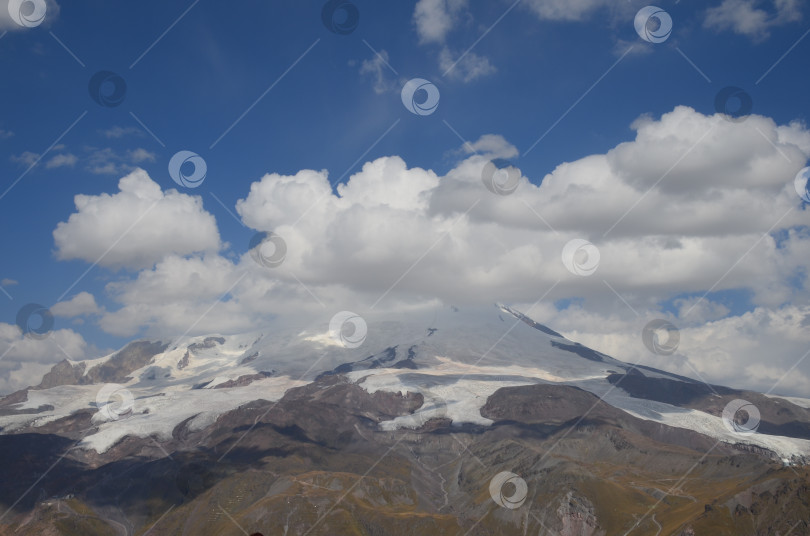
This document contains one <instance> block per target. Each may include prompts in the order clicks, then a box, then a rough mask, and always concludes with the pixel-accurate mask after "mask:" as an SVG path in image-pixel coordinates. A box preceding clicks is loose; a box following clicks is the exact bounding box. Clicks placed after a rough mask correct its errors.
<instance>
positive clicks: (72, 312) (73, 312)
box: [50, 292, 101, 318]
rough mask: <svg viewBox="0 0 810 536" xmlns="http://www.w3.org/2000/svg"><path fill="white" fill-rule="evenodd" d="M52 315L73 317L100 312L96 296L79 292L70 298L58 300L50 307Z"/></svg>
mask: <svg viewBox="0 0 810 536" xmlns="http://www.w3.org/2000/svg"><path fill="white" fill-rule="evenodd" d="M50 311H51V313H53V315H54V316H62V317H65V318H73V317H76V316H84V315H92V314H97V313H99V312H101V309H100V308H99V306H98V304H96V298H95V297H94V296H93V295H92V294H90V293H89V292H80V293H78V294H76V295H75V296H73V297H72V298H71V299H69V300H66V301H62V302H59V303H57V304H55V305H54V306H53V307H51V308H50Z"/></svg>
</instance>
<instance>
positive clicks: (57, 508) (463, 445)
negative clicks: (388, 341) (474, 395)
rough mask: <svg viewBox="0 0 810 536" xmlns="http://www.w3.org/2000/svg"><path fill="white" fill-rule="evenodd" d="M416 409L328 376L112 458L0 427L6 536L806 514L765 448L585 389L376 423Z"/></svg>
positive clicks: (324, 531)
mask: <svg viewBox="0 0 810 536" xmlns="http://www.w3.org/2000/svg"><path fill="white" fill-rule="evenodd" d="M423 403H424V398H423V397H422V395H420V394H414V393H408V394H407V395H405V396H403V395H401V394H399V393H390V392H382V391H379V392H376V393H373V394H370V393H368V392H367V391H366V390H364V389H363V388H362V387H361V386H360V385H358V384H355V383H352V382H350V381H348V379H347V378H345V377H343V376H341V375H330V376H325V377H323V378H321V379H320V380H318V381H316V382H313V383H311V384H308V385H304V386H301V387H297V388H294V389H290V390H289V391H288V392H287V393H286V395H285V396H284V397H283V398H282V399H281V400H280V401H278V402H275V403H273V402H267V401H262V400H259V401H256V402H251V403H249V404H246V405H244V406H242V407H240V408H238V409H237V410H234V411H231V412H229V413H227V414H224V415H222V416H220V418H218V419H217V420H216V422H215V423H213V424H211V425H210V426H207V427H205V428H203V429H192V428H190V427H189V423H188V422H185V423H183V424H181V425H179V426H177V427H176V428H175V430H174V432H173V434H172V438H171V439H170V440H166V439H159V438H155V437H153V438H133V437H128V438H125V439H123V440H122V441H120V442H119V443H118V444H116V445H115V446H114V447H113V448H112V449H110V451H108V452H106V453H104V454H102V455H99V454H97V453H94V452H92V451H83V450H71V446H72V445H73V444H74V442H73V441H72V440H69V439H57V438H58V437H59V436H57V435H54V434H55V433H56V430H58V431H59V432H58V433H59V434H60V435H68V434H69V433H72V434H73V435H74V436H75V435H76V434H79V433H80V432H81V431H82V430H83V429H85V428H86V427H87V425H88V424H89V414H88V415H87V419H84V420H80V421H75V422H61V423H59V422H55V423H51V424H50V425H49V426H50V427H51V428H50V429H48V430H42V432H43V433H25V434H18V435H0V468H2V470H3V474H4V475H11V477H12V478H6V479H4V481H3V487H2V489H1V490H0V503H2V505H3V506H5V508H4V510H5V509H7V508H8V506H10V505H11V504H12V503H13V502H14V501H16V499H17V498H18V497H19V496H21V495H23V496H24V499H23V500H22V501H20V502H18V503H17V505H16V506H15V508H14V510H13V513H11V514H9V517H8V518H7V519H3V520H2V521H0V534H20V535H34V534H36V535H40V534H57V535H58V534H64V535H73V534H123V533H124V531H123V529H122V527H128V530H131V531H132V532H131V533H135V534H140V533H143V532H144V531H146V530H148V529H149V528H150V527H152V526H153V525H155V523H156V522H159V523H157V525H155V526H154V528H153V529H152V531H151V532H150V534H157V535H173V534H217V535H225V536H230V535H233V536H237V535H240V534H244V532H242V529H244V530H245V531H247V532H248V533H257V532H258V533H260V534H284V533H285V531H286V533H287V534H303V533H306V532H307V531H310V530H311V532H310V534H313V535H334V534H438V535H443V534H448V535H449V534H458V533H461V534H464V533H467V532H468V531H469V534H480V535H485V534H502V535H506V536H511V535H515V536H517V535H523V534H537V533H551V534H561V535H566V536H581V535H588V536H607V535H612V534H624V533H625V532H626V531H628V530H630V529H631V528H633V525H634V524H635V523H639V525H638V526H637V527H636V528H635V529H634V531H637V532H638V533H639V534H656V533H657V530H658V528H657V525H658V524H660V525H661V526H662V527H663V530H662V532H661V534H684V535H687V534H690V533H691V534H718V533H727V534H747V533H749V532H746V530H748V531H750V529H751V527H755V530H756V531H757V532H756V533H757V534H776V533H778V532H781V533H787V531H788V530H789V529H790V527H791V526H792V525H793V524H795V523H796V522H800V521H801V520H803V519H805V520H806V519H810V487H809V486H808V484H807V482H808V480H807V479H808V477H810V471H808V469H807V468H803V467H796V468H794V469H793V470H795V471H796V473H795V474H794V473H793V472H792V471H791V469H788V468H783V467H781V465H780V464H777V463H773V462H772V461H771V460H770V458H769V457H768V456H767V453H754V452H746V451H744V450H738V449H735V448H734V447H733V446H730V445H715V444H714V441H713V440H711V439H709V438H706V437H705V436H701V435H700V434H697V433H694V432H685V431H684V430H678V429H673V428H670V427H667V426H664V425H661V424H658V423H654V422H650V421H642V420H639V419H636V418H634V417H632V416H630V415H629V414H626V413H624V412H622V411H620V410H617V409H616V408H613V407H612V406H609V405H607V404H605V403H603V402H601V401H599V399H598V398H597V397H596V396H594V395H593V394H591V393H588V392H586V391H583V390H581V389H579V388H576V387H570V386H564V385H533V386H522V387H505V388H501V389H499V390H498V391H496V392H495V393H494V394H493V395H492V396H490V397H489V399H488V400H487V402H486V404H485V405H484V408H483V409H482V411H481V413H482V415H483V416H485V417H487V418H490V419H493V420H494V421H495V422H494V424H493V425H492V426H489V427H480V426H464V427H460V426H452V425H451V424H450V422H449V421H447V420H434V421H429V422H428V423H425V425H424V426H422V427H421V428H419V429H417V430H407V429H402V430H397V431H394V432H384V431H382V430H381V429H380V428H379V426H378V424H379V423H380V422H381V421H383V420H388V419H391V418H393V417H396V416H398V415H407V414H409V413H411V412H413V411H414V410H415V409H417V408H419V407H420V406H421V405H422V404H423ZM65 453H67V454H66V455H65ZM62 455H65V456H64V459H63V460H62V461H61V462H60V463H59V464H57V465H56V466H55V468H54V469H53V470H52V471H51V472H50V473H49V474H48V475H47V476H46V477H45V478H43V479H41V480H40V481H39V482H38V483H37V484H36V485H35V486H34V489H33V490H32V491H31V492H30V493H28V494H25V491H26V489H28V488H29V487H30V486H31V484H32V483H33V480H35V479H32V477H31V468H32V467H34V468H37V467H39V469H37V471H38V474H42V473H44V472H45V471H46V470H47V469H48V467H49V466H50V465H51V464H53V462H54V461H55V460H56V459H58V458H59V456H62ZM26 456H29V457H30V458H31V459H30V460H27V458H26ZM32 463H33V464H39V465H31V464H32ZM15 467H16V470H15V469H14V468H15ZM502 471H509V472H512V473H514V474H516V475H518V476H519V477H520V478H521V479H523V480H524V481H525V482H526V489H527V495H526V497H525V503H524V504H522V505H521V506H520V507H519V508H517V509H514V510H511V509H508V508H504V507H500V506H497V505H496V503H495V502H494V501H493V499H492V498H491V496H490V493H491V491H490V489H489V486H490V482H491V481H492V479H493V477H494V476H495V475H496V474H498V473H499V472H502ZM688 471H691V472H690V473H689V475H690V479H689V480H687V481H684V482H683V483H681V485H679V487H677V489H673V486H672V483H674V482H676V481H677V480H678V479H679V477H680V476H681V475H683V474H685V473H687V472H688ZM514 489H516V488H510V489H506V490H504V493H506V494H507V495H509V494H511V493H513V492H514ZM653 506H655V509H654V513H655V514H656V517H655V518H654V519H653V518H652V516H650V515H646V514H647V513H648V511H649V510H650V509H651V508H652V507H653ZM707 506H708V508H707ZM325 512H329V514H328V515H325ZM645 515H646V517H645ZM234 521H236V523H238V526H237V525H236V524H235V523H234ZM239 526H241V527H242V529H240V528H239ZM285 527H286V528H285ZM746 527H747V528H746ZM47 531H52V532H47ZM690 531H692V532H690ZM802 533H803V532H799V534H802Z"/></svg>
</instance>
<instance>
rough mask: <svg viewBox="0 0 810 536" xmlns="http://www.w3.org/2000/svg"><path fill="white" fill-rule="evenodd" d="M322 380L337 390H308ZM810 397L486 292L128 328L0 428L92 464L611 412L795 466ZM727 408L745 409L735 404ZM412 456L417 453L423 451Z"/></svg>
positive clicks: (486, 432)
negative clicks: (649, 353) (741, 387)
mask: <svg viewBox="0 0 810 536" xmlns="http://www.w3.org/2000/svg"><path fill="white" fill-rule="evenodd" d="M335 393H338V394H335ZM338 395H339V396H338ZM333 396H338V398H336V399H335V400H333V401H332V402H329V403H328V404H327V406H322V404H325V403H326V402H324V400H332V399H331V398H329V397H333ZM256 408H263V409H262V410H261V411H258V410H257V409H256ZM308 408H320V409H308ZM324 408H326V409H324ZM808 408H810V400H805V399H795V398H793V399H790V400H788V399H785V398H780V397H775V396H764V395H760V394H757V393H752V392H745V391H738V390H734V389H730V388H727V387H721V386H709V385H705V384H703V383H701V382H698V381H695V380H692V379H689V378H685V377H682V376H677V375H673V374H670V373H667V372H664V371H660V370H656V369H652V368H649V367H644V366H635V365H633V364H630V363H626V362H623V361H620V360H618V359H615V358H613V357H610V356H607V355H605V354H602V353H600V352H597V351H594V350H592V349H590V348H587V347H585V346H582V345H580V344H578V343H576V342H574V341H571V340H568V339H567V338H565V337H564V336H562V335H561V334H559V333H557V332H555V331H554V330H552V329H550V328H548V327H546V326H543V325H541V324H538V323H536V322H534V321H533V320H531V319H530V318H528V317H527V316H525V315H524V314H522V313H521V312H519V311H516V310H513V309H512V308H510V307H508V306H505V305H499V306H497V307H493V308H492V309H491V310H488V311H459V310H457V309H455V308H452V309H447V310H442V311H436V312H434V313H431V314H428V315H424V314H415V313H412V314H407V315H401V316H398V317H396V318H391V317H377V316H373V315H364V316H363V317H360V316H357V315H353V314H351V313H345V314H342V315H336V317H335V318H333V319H332V321H331V322H321V323H313V324H310V325H299V326H293V327H290V326H284V327H280V326H279V327H271V328H268V329H265V330H262V331H259V332H255V333H248V334H240V335H224V334H222V335H221V334H211V335H207V336H199V337H185V338H182V339H179V340H175V341H171V342H165V341H163V342H154V341H152V342H148V341H139V342H135V343H131V344H130V345H128V346H127V347H125V348H124V349H122V350H121V351H119V352H116V353H114V354H111V355H108V356H105V357H102V358H99V359H96V360H93V361H85V362H81V363H79V362H71V361H64V362H62V363H60V364H58V365H56V366H55V367H54V368H53V370H52V371H51V372H50V373H49V374H48V375H46V376H45V377H44V378H43V380H42V382H41V383H40V385H38V386H35V387H31V388H29V389H26V390H24V391H20V392H17V393H14V394H12V395H9V396H7V397H5V398H4V399H3V400H2V401H0V428H2V435H0V440H6V441H12V440H19V441H27V440H29V439H30V438H32V437H52V438H69V439H70V440H71V441H75V446H76V447H77V448H75V449H73V450H71V451H70V452H71V455H70V458H71V459H74V460H75V461H76V463H81V464H86V465H87V467H92V468H104V467H108V466H111V465H115V464H119V463H122V460H127V459H130V458H131V457H132V456H137V457H143V456H146V458H151V457H154V456H157V457H158V458H162V457H163V456H162V455H161V454H160V453H157V452H156V451H155V449H154V446H157V447H158V448H159V451H160V452H161V453H165V454H166V456H167V457H169V458H170V459H173V457H172V456H177V457H180V456H181V454H180V453H183V454H182V456H183V457H184V458H186V457H191V458H192V459H193V457H194V456H195V455H193V453H194V452H197V453H199V452H200V449H201V448H203V446H204V445H207V446H205V447H204V448H205V449H208V450H210V451H211V452H217V453H221V456H222V457H223V458H224V457H226V456H228V455H229V454H230V453H231V451H232V449H237V451H239V450H238V449H239V448H241V447H242V446H244V445H251V444H253V443H251V441H258V438H259V437H262V434H265V433H267V432H264V431H262V432H256V433H255V434H254V435H255V437H253V436H252V435H251V434H252V433H253V431H254V428H255V427H257V425H258V424H259V423H264V422H265V421H266V420H267V419H271V420H272V422H274V423H275V424H273V425H272V426H273V429H274V430H276V431H277V432H278V431H279V430H281V431H282V432H279V433H282V434H287V432H283V431H284V430H287V431H289V430H295V431H294V432H289V434H292V435H293V436H294V437H296V438H297V440H300V439H301V437H308V438H310V439H309V440H311V441H316V442H320V443H323V444H328V445H331V446H330V448H333V449H338V450H340V449H348V450H346V456H353V455H354V454H349V452H352V453H355V452H356V450H357V449H358V448H360V447H357V446H354V447H349V446H347V445H346V444H344V443H342V442H341V441H337V438H342V437H349V436H354V435H357V434H359V436H358V437H363V438H366V437H367V435H368V434H372V435H373V436H374V437H389V436H387V435H386V434H394V436H396V437H400V438H404V437H408V436H407V434H413V433H417V434H418V437H419V438H420V439H419V441H417V444H418V445H419V447H418V448H421V449H426V448H427V447H426V446H425V445H426V443H425V441H426V439H425V438H426V437H428V436H431V437H432V435H431V434H430V433H428V432H430V431H431V430H434V429H435V428H436V427H437V426H440V427H441V428H442V429H443V430H445V431H446V432H447V433H449V434H450V437H452V438H456V435H457V434H474V435H475V436H476V437H481V438H483V437H490V434H496V437H500V436H499V435H498V434H500V433H501V432H500V430H503V427H504V426H507V425H509V426H512V425H514V424H515V423H523V424H522V425H521V426H530V427H537V426H540V427H549V426H551V427H559V429H560V430H562V429H563V427H564V429H565V430H566V431H565V432H564V434H563V433H562V432H560V436H561V438H560V439H559V441H563V440H564V439H565V438H566V436H567V434H568V433H570V431H571V430H575V429H577V430H578V428H579V427H582V426H605V425H608V424H606V423H609V426H610V427H618V429H621V430H624V431H625V432H623V433H630V432H627V431H628V430H632V433H633V434H635V435H634V436H633V437H648V438H649V439H650V440H651V441H655V442H659V443H661V444H662V445H667V446H666V449H670V448H672V449H682V448H688V449H692V450H695V449H697V450H700V449H701V448H703V447H704V446H705V450H707V451H708V452H712V451H715V450H716V451H717V453H723V455H725V456H731V455H733V453H734V452H738V453H746V455H755V456H757V457H758V458H760V459H761V460H763V461H762V462H758V463H762V464H771V463H776V464H777V465H776V466H777V467H778V466H781V465H792V466H795V467H801V466H803V464H805V463H806V461H807V460H808V459H810V410H808ZM740 409H743V410H744V413H743V415H744V416H745V415H747V418H745V419H740V418H739V417H738V415H737V413H738V412H739V410H740ZM321 412H322V413H323V415H321V414H320V413H321ZM745 412H747V413H745ZM247 415H251V417H250V418H249V419H248V418H247ZM292 415H297V417H296V418H292V417H291V416H292ZM324 415H332V418H333V419H334V422H335V423H337V424H335V425H334V428H332V427H331V425H329V424H327V423H324V422H322V421H321V420H320V419H322V418H323V417H324ZM354 419H360V420H359V421H355V420H354ZM240 423H241V425H240ZM349 423H353V424H351V426H350V425H349ZM509 423H512V424H509ZM594 423H596V424H594ZM361 429H365V432H363V433H361V432H362V430H361ZM543 429H544V430H545V429H546V428H543ZM306 430H308V431H306ZM549 430H551V429H549ZM305 431H306V432H305ZM524 432H525V431H524ZM437 433H438V432H437ZM532 433H537V431H536V430H535V431H534V432H532ZM544 433H551V432H544ZM380 434H382V435H380ZM402 434H405V435H402ZM611 434H614V433H613V432H611ZM315 436H317V437H318V438H319V439H313V438H314V437H315ZM394 436H391V437H394ZM610 437H611V438H612V439H611V441H615V438H614V437H613V435H610ZM243 441H244V443H243ZM400 441H402V439H400V440H399V441H396V443H395V444H396V445H399V442H400ZM437 441H438V440H437ZM481 441H482V442H481V443H480V444H481V445H484V444H487V441H483V440H481ZM498 441H501V439H499V440H498ZM27 444H28V443H26V445H27ZM611 444H613V443H611ZM628 444H632V441H631V442H630V443H628ZM656 444H657V443H656ZM215 445H217V446H215ZM262 445H263V446H262V447H261V448H269V447H267V445H264V444H262ZM555 446H556V444H555ZM257 448H258V447H257ZM443 448H446V446H445V447H443ZM553 448H554V447H552V450H553ZM611 448H613V447H611ZM617 448H618V447H617ZM649 448H651V449H652V448H653V447H649ZM655 448H656V449H658V450H661V449H662V447H660V446H659V447H655ZM415 449H416V446H414V447H411V452H412V453H414V455H415V452H416V450H415ZM260 450H261V449H260ZM239 452H241V451H239ZM257 452H258V451H257ZM493 452H494V451H493ZM642 452H647V451H642ZM197 455H198V454H197ZM242 455H244V454H242ZM207 456H209V457H210V454H209V455H207ZM421 456H423V457H427V458H431V457H433V458H435V459H436V461H438V459H439V458H441V456H442V455H441V454H440V453H437V452H432V451H430V449H427V451H425V452H423V453H422V455H421ZM493 456H494V454H493ZM485 457H486V454H481V455H479V458H485ZM220 459H221V458H220ZM455 459H456V458H454V460H455ZM218 461H219V460H218ZM479 462H480V459H479ZM415 463H417V464H418V465H419V466H420V467H422V466H423V459H422V457H420V456H417V457H416V458H415ZM447 463H450V462H447ZM454 463H455V462H454ZM459 463H460V462H459ZM311 465H312V466H309V465H308V467H309V469H311V470H323V469H324V468H322V467H319V466H318V464H316V463H313V464H311ZM94 470H95V469H94ZM99 470H101V469H99ZM415 470H416V469H415ZM419 470H420V471H421V470H424V467H422V469H419ZM84 471H85V470H82V471H80V474H81V475H83V478H90V477H88V476H87V475H86V473H85V472H84ZM438 474H441V472H439V473H438ZM186 477H188V475H186ZM426 478H428V477H426ZM431 478H432V477H431ZM442 478H445V477H444V476H442ZM211 485H212V486H213V485H214V484H211ZM335 485H338V484H335ZM340 485H341V486H342V485H343V484H340ZM448 485H449V484H447V483H446V482H445V483H442V484H441V485H440V487H441V489H442V490H444V493H445V500H446V499H447V494H448V493H454V491H452V490H455V492H458V489H457V488H458V486H455V487H451V488H448V487H447V486H448ZM203 487H206V486H203ZM417 487H418V486H417ZM15 489H16V488H15ZM71 489H72V488H71ZM206 489H207V488H206ZM417 491H418V490H417ZM29 493H30V492H29ZM88 494H89V495H87V496H86V498H87V500H88V501H89V500H90V497H91V496H92V493H91V492H90V491H88ZM418 494H420V496H421V494H428V495H429V493H428V492H427V491H424V490H423V491H418ZM12 495H13V494H12ZM3 499H4V500H10V499H9V497H8V496H4V497H3ZM39 499H41V498H38V500H39ZM28 500H31V499H30V497H29V499H28ZM40 502H41V501H40ZM23 504H24V503H23ZM37 504H39V502H34V503H31V504H29V507H30V508H37ZM10 506H11V505H10ZM580 514H582V513H581V512H580ZM583 515H584V514H583ZM109 516H111V517H109ZM109 516H108V517H105V519H108V520H111V519H114V518H115V515H112V514H109ZM102 517H103V516H102ZM586 517H587V516H586ZM147 518H148V519H152V518H151V517H149V516H145V518H144V519H147ZM116 519H117V518H116ZM119 522H120V520H119V521H116V523H119ZM459 523H461V521H459ZM549 523H550V524H554V523H556V522H554V521H549ZM462 525H463V523H462ZM32 526H33V525H32ZM18 528H19V527H18ZM585 533H586V532H582V534H585ZM597 533H598V531H597V532H592V533H588V534H597ZM570 534H575V532H570ZM576 534H579V533H576Z"/></svg>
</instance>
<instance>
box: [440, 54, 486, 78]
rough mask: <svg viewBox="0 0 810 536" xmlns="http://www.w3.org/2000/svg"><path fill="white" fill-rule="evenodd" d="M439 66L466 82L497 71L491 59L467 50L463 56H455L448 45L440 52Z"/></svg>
mask: <svg viewBox="0 0 810 536" xmlns="http://www.w3.org/2000/svg"><path fill="white" fill-rule="evenodd" d="M439 68H440V69H441V70H442V71H444V72H446V73H447V75H448V76H450V77H452V78H456V79H459V80H462V81H464V82H472V81H473V80H475V79H476V78H482V77H484V76H488V75H490V74H493V73H495V72H496V71H497V69H496V68H495V66H494V65H492V63H490V61H489V59H487V58H485V57H483V56H479V55H478V54H476V53H475V52H467V53H466V54H464V55H463V56H459V57H454V55H453V53H452V52H450V49H449V48H447V47H444V48H443V49H442V51H441V52H440V53H439Z"/></svg>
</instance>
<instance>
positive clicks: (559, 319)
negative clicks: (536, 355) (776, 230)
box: [536, 300, 810, 396]
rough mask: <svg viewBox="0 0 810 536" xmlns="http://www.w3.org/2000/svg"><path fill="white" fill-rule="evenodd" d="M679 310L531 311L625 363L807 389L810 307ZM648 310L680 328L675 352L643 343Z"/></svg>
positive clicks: (776, 388)
mask: <svg viewBox="0 0 810 536" xmlns="http://www.w3.org/2000/svg"><path fill="white" fill-rule="evenodd" d="M699 307H705V308H706V309H709V310H713V311H714V312H715V313H722V312H723V311H722V310H723V308H724V306H723V305H722V304H717V303H711V302H707V301H706V300H703V301H702V302H701V305H699ZM683 312H684V311H683V310H681V315H679V316H670V315H666V314H661V313H658V314H656V313H655V312H654V311H644V312H643V314H640V315H639V316H638V317H636V316H634V315H632V314H629V315H627V314H620V313H617V312H613V313H605V312H601V313H600V312H594V311H591V310H587V311H586V310H585V309H582V308H579V307H572V308H570V309H568V310H563V311H553V312H552V311H550V310H546V311H538V314H537V315H536V316H538V317H540V319H539V320H538V321H546V322H549V323H551V325H553V326H554V327H555V329H557V330H559V331H561V332H562V333H563V334H565V335H566V336H568V337H569V338H571V339H573V340H576V341H578V342H580V343H582V344H585V345H587V346H590V347H592V348H597V349H599V350H600V351H602V352H605V353H607V354H609V355H613V356H615V357H617V358H619V359H622V360H624V361H628V362H630V363H639V364H642V365H648V366H651V367H655V368H658V369H663V370H668V371H671V372H674V373H677V374H682V375H684V376H689V377H692V378H696V379H699V380H701V381H706V382H708V383H712V384H719V385H727V386H730V387H737V388H747V389H754V390H758V391H762V392H773V393H775V394H787V395H793V396H807V391H808V389H810V356H808V355H807V351H808V348H810V332H808V330H807V327H808V325H810V307H807V306H794V305H788V306H784V307H779V308H775V309H772V308H766V307H757V308H755V309H754V310H753V311H750V312H747V313H744V314H742V315H739V316H725V317H724V318H718V319H715V320H710V321H705V322H700V321H698V322H696V321H695V320H700V318H693V317H694V314H693V313H692V314H690V315H688V316H686V317H683V316H682V315H683ZM653 318H665V319H667V320H669V321H670V322H672V323H673V324H674V325H675V326H676V327H677V328H679V331H680V341H679V345H678V348H677V350H676V351H675V353H674V354H672V355H669V356H666V355H658V354H654V353H652V352H651V351H650V350H648V349H647V348H646V347H645V346H644V344H643V342H642V337H641V332H642V330H643V328H644V326H645V325H646V323H647V322H649V321H650V320H652V319H653ZM794 367H795V368H794ZM788 372H790V373H789V374H787V373H788Z"/></svg>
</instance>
